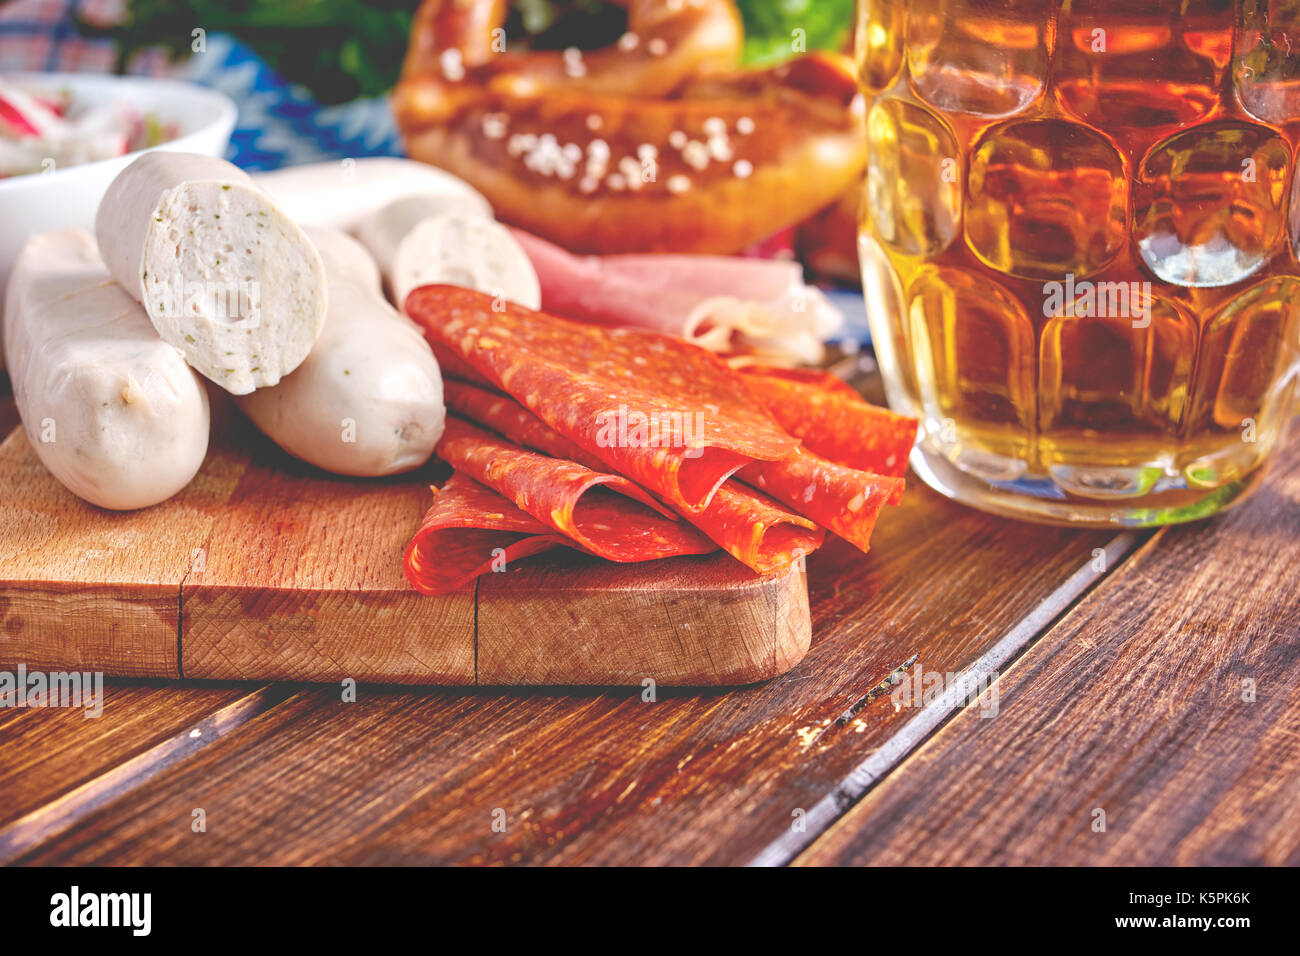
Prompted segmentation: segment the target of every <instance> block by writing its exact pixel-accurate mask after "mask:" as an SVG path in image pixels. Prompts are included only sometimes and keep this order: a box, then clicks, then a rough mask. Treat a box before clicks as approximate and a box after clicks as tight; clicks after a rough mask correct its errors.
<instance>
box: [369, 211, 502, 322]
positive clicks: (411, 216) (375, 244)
mask: <svg viewBox="0 0 1300 956" xmlns="http://www.w3.org/2000/svg"><path fill="white" fill-rule="evenodd" d="M447 212H461V213H464V214H465V215H467V216H470V217H476V218H480V219H491V218H492V207H491V206H489V205H488V204H487V200H484V199H482V198H481V197H468V196H464V195H461V194H460V193H443V194H441V195H431V194H419V195H413V196H403V197H401V198H400V199H394V200H393V201H392V202H390V203H388V204H387V205H385V206H383V207H380V208H377V209H376V210H375V211H374V212H371V213H370V214H369V215H367V216H365V217H364V218H363V219H362V220H361V221H360V222H359V223H357V227H356V230H355V234H356V237H357V238H358V239H360V240H361V244H362V245H364V246H365V247H366V248H367V249H369V250H370V254H371V255H372V256H374V258H375V262H377V263H379V270H380V271H381V272H382V273H383V274H384V281H385V282H390V283H391V280H392V275H393V263H394V262H395V260H396V259H397V250H398V249H399V248H400V247H401V244H402V240H403V239H405V238H406V237H407V236H409V235H410V234H411V230H413V229H414V228H415V227H416V226H418V225H419V224H420V223H422V222H423V221H424V220H426V219H432V218H434V217H435V216H439V215H442V214H443V213H447ZM397 301H399V302H400V300H397Z"/></svg>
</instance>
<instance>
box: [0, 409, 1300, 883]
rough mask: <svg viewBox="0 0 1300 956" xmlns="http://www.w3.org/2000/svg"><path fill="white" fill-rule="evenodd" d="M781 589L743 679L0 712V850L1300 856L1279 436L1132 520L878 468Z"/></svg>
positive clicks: (1289, 488)
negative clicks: (860, 547)
mask: <svg viewBox="0 0 1300 956" xmlns="http://www.w3.org/2000/svg"><path fill="white" fill-rule="evenodd" d="M13 420H14V419H13V415H12V407H11V406H10V407H6V408H4V409H3V413H0V425H2V426H3V427H4V431H5V432H7V431H8V428H9V426H10V425H11V424H12V423H13ZM808 579H809V588H810V596H811V602H812V608H813V626H814V631H813V645H812V649H811V651H810V652H809V654H808V656H807V658H806V659H805V660H804V661H803V662H802V663H801V664H800V665H799V666H797V667H796V668H795V669H794V670H793V671H791V672H790V673H789V674H787V675H785V676H783V677H781V678H778V679H776V680H773V681H770V682H768V683H765V684H762V685H758V686H748V687H742V688H738V689H733V690H726V691H709V692H686V691H675V690H674V691H660V692H659V694H658V695H657V699H656V700H654V701H653V702H650V701H646V700H643V698H642V695H641V693H640V692H639V689H630V690H627V689H620V690H615V691H595V690H593V691H590V692H574V691H571V690H556V691H554V692H545V691H541V692H529V693H517V692H502V691H499V690H493V689H487V688H482V689H478V690H474V691H469V692H467V691H463V690H431V691H412V690H409V689H391V688H383V687H362V688H360V689H359V693H358V699H357V700H356V701H355V702H345V701H344V700H343V699H342V698H343V693H342V690H341V688H340V687H337V686H319V685H318V686H288V685H270V686H246V685H233V684H203V683H193V682H191V683H187V684H179V685H178V684H164V683H144V682H127V681H119V682H112V683H110V684H108V685H107V687H106V699H105V702H104V713H103V716H102V717H100V718H98V719H86V718H85V717H84V716H83V713H82V711H80V710H76V709H43V710H41V709H36V710H29V709H25V710H14V709H7V710H0V794H3V796H4V799H3V800H0V861H3V862H18V863H31V864H160V863H167V864H172V863H181V864H299V863H312V864H324V863H389V864H430V863H624V864H642V863H651V864H652V863H713V864H748V863H759V864H774V865H783V864H789V863H794V864H799V865H804V864H823V863H847V864H862V863H944V864H952V863H970V864H984V863H1029V864H1099V863H1108V864H1109V863H1121V864H1128V863H1148V864H1175V863H1176V864H1203V863H1276V864H1281V863H1289V864H1293V865H1294V864H1297V863H1300V799H1298V798H1297V795H1298V794H1300V441H1297V442H1294V443H1293V444H1292V446H1291V448H1290V449H1289V450H1288V451H1287V452H1286V453H1285V454H1284V455H1283V456H1282V457H1281V459H1280V461H1279V462H1278V463H1277V466H1276V468H1275V469H1274V472H1273V474H1272V475H1271V477H1270V479H1269V481H1268V482H1267V484H1266V485H1265V486H1264V487H1263V488H1262V489H1261V490H1260V491H1259V492H1258V493H1257V494H1255V495H1254V496H1253V497H1252V498H1251V499H1249V500H1248V501H1247V502H1246V503H1244V504H1243V505H1242V506H1241V507H1239V508H1238V509H1236V510H1234V511H1231V512H1229V513H1228V514H1225V515H1222V516H1220V517H1218V518H1216V519H1214V520H1212V521H1209V522H1205V523H1202V524H1197V525H1190V526H1181V527H1172V528H1165V529H1163V530H1159V531H1155V532H1139V533H1114V532H1100V531H1072V530H1063V529H1056V528H1047V527H1038V526H1034V525H1027V524H1017V523H1014V522H1010V521H1006V520H1002V519H998V518H993V517H989V516H987V515H983V514H980V513H978V512H975V511H971V510H968V509H966V508H963V507H961V506H958V505H955V504H953V503H951V502H949V501H947V500H945V499H943V498H941V497H940V496H939V495H937V494H934V493H933V492H931V491H930V490H929V489H928V488H926V487H924V486H923V485H922V484H921V483H920V482H919V481H917V480H916V479H915V478H909V489H908V494H907V498H906V501H905V503H904V504H903V506H902V507H901V508H900V509H897V510H895V511H893V512H891V513H890V514H888V515H887V516H886V517H885V518H883V519H882V520H881V523H880V526H879V528H878V530H877V533H876V537H875V541H874V547H873V550H872V553H871V555H870V556H868V557H866V558H863V557H861V556H860V555H858V554H857V553H856V552H854V551H853V550H852V549H851V548H849V547H847V546H845V545H843V544H842V543H835V544H830V545H828V546H827V547H826V548H825V549H823V550H822V551H821V552H819V553H818V554H816V555H815V556H814V557H813V558H811V559H810V560H809V563H808ZM927 674H929V675H936V677H935V678H929V679H927V677H926V676H925V675H927ZM949 675H952V676H949ZM962 675H964V676H965V678H966V679H967V681H968V682H969V683H971V684H974V685H975V686H976V687H977V688H978V687H981V686H982V687H985V688H987V689H986V692H985V694H984V696H982V697H979V698H976V699H973V700H972V699H971V697H970V695H968V694H967V693H966V692H965V687H964V686H963V684H962ZM987 675H992V677H994V678H995V680H993V681H992V683H991V684H990V683H981V681H980V678H982V677H984V676H987ZM914 678H917V679H915V680H914ZM936 681H937V683H936ZM940 685H941V686H940ZM994 695H996V696H994ZM199 810H201V811H203V812H202V814H201V815H199V814H197V813H196V811H199ZM198 819H202V820H203V823H204V828H203V830H202V832H197V831H198V828H197V826H196V824H195V821H196V820H198Z"/></svg>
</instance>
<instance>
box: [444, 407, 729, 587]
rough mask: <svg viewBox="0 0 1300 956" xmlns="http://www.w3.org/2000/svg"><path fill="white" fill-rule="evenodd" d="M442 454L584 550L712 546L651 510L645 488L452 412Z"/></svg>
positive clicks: (633, 552) (662, 554)
mask: <svg viewBox="0 0 1300 956" xmlns="http://www.w3.org/2000/svg"><path fill="white" fill-rule="evenodd" d="M437 455H438V457H439V458H441V459H442V460H443V461H445V462H447V463H448V464H449V465H451V466H452V467H453V468H455V469H456V470H457V471H460V472H464V473H465V474H466V475H469V476H470V477H472V478H473V479H474V480H475V481H478V482H480V483H482V484H484V485H486V486H487V487H489V488H491V489H493V490H494V491H496V492H498V493H499V494H501V495H503V496H504V497H505V498H506V499H507V500H509V501H512V502H514V504H515V505H517V506H518V507H519V508H520V509H522V510H523V511H524V512H526V513H528V514H529V515H532V516H533V517H534V518H536V519H537V520H538V521H539V522H541V523H542V524H543V525H545V526H547V527H548V528H550V529H553V530H555V531H558V532H560V533H561V534H564V535H566V536H567V537H568V538H569V539H571V540H572V541H574V542H576V543H577V544H578V545H579V546H581V548H582V549H583V550H584V551H589V552H590V553H592V554H595V555H598V556H599V557H602V558H606V559H608V560H610V561H619V562H630V561H652V560H654V559H656V558H669V557H674V556H676V555H682V554H707V553H708V552H710V551H713V550H714V546H713V544H712V543H711V542H710V541H709V540H708V539H707V538H705V537H704V535H701V534H700V533H699V532H697V531H696V530H695V529H694V528H691V527H690V526H689V525H686V524H684V523H683V522H681V521H679V520H677V519H676V518H675V517H667V516H665V515H664V514H662V513H660V512H659V511H658V510H652V509H651V508H650V507H649V506H648V503H649V499H648V498H647V497H646V494H645V492H644V491H642V490H641V489H639V488H637V487H636V486H635V485H633V484H632V483H631V482H630V481H628V480H627V479H626V478H623V477H621V476H619V475H609V474H600V473H598V472H595V471H593V470H591V469H590V468H587V467H586V466H585V465H580V464H578V463H577V462H573V461H566V460H564V459H562V458H551V457H549V456H547V455H542V454H539V453H537V452H534V451H529V450H528V449H526V448H521V447H520V446H518V445H516V444H514V443H512V442H509V441H506V440H505V439H503V438H499V437H497V436H495V435H490V434H488V433H487V432H485V431H482V430H480V429H478V428H475V427H474V426H472V425H470V424H468V423H467V422H465V421H463V420H462V419H459V418H456V417H454V416H451V417H448V419H447V428H446V431H445V432H443V436H442V441H440V442H439V443H438V448H437ZM642 502H647V503H642Z"/></svg>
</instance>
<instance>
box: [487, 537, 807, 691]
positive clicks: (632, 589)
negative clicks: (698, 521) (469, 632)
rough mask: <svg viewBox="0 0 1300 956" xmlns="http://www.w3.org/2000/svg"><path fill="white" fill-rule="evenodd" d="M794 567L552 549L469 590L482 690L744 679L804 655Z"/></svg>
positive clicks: (802, 610) (801, 585)
mask: <svg viewBox="0 0 1300 956" xmlns="http://www.w3.org/2000/svg"><path fill="white" fill-rule="evenodd" d="M811 639H812V625H811V622H810V620H809V615H808V588H807V584H806V582H805V575H804V573H803V572H802V571H801V570H800V569H799V568H798V567H795V566H792V567H790V568H789V569H787V570H784V571H778V572H774V573H772V574H767V575H763V576H762V577H759V576H757V575H755V574H754V573H753V572H752V571H750V570H749V569H748V568H746V567H744V566H743V565H741V564H740V563H739V562H738V561H735V560H732V559H731V558H730V557H728V556H727V555H724V554H712V555H703V556H700V557H683V558H673V559H670V560H665V561H659V562H655V564H654V566H653V570H652V569H651V567H650V566H646V565H629V564H613V563H610V562H606V561H598V560H595V559H592V558H590V557H587V556H584V555H580V554H576V553H572V552H556V553H554V554H550V555H546V556H545V559H544V560H543V559H538V560H536V561H531V562H528V563H527V564H526V565H523V566H521V567H519V568H518V569H517V570H516V572H515V573H514V574H512V575H510V577H509V578H506V577H505V576H504V575H497V574H492V575H485V576H484V577H483V578H482V579H481V580H480V583H479V589H478V682H479V683H480V684H483V685H494V684H501V685H526V684H542V685H565V684H607V685H618V684H623V685H626V684H632V685H640V684H642V683H643V681H646V680H652V681H654V682H655V683H656V684H657V685H659V686H661V687H662V686H670V685H671V686H682V685H717V684H748V683H752V682H754V681H759V680H766V679H768V678H770V677H775V676H776V675H778V674H783V673H785V672H786V671H788V670H789V669H790V668H791V667H793V666H794V665H795V664H797V663H798V662H799V661H800V659H801V658H802V657H803V656H804V654H806V653H807V652H808V645H809V642H810V641H811Z"/></svg>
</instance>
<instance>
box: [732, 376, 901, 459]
mask: <svg viewBox="0 0 1300 956" xmlns="http://www.w3.org/2000/svg"><path fill="white" fill-rule="evenodd" d="M740 374H741V376H742V378H743V379H744V381H745V382H747V383H748V384H749V386H750V391H751V392H752V394H753V396H754V398H755V399H756V400H757V401H760V402H762V403H763V404H764V405H765V406H766V407H767V410H768V411H769V412H771V413H772V415H773V417H774V418H775V419H776V420H777V421H778V422H780V423H781V426H782V427H783V428H784V429H785V430H786V431H787V432H789V433H790V434H791V435H794V436H795V437H796V438H798V439H799V440H800V441H802V442H803V444H804V446H805V447H806V448H807V449H808V450H809V451H813V452H816V453H817V454H818V455H821V456H822V457H823V458H826V459H829V460H830V461H833V462H835V463H836V464H839V465H845V466H847V467H849V468H856V469H858V470H859V471H869V472H874V473H875V474H878V475H893V476H895V477H897V476H900V475H902V474H903V473H904V472H905V471H907V458H908V455H910V454H911V451H912V444H913V443H914V442H915V441H916V426H917V422H916V419H914V418H908V417H907V416H905V415H899V414H896V413H895V412H891V411H890V410H889V409H887V408H880V407H879V406H877V405H872V404H870V403H868V402H867V401H865V400H864V399H863V398H862V397H861V396H860V395H858V393H857V392H855V391H853V389H852V388H851V387H850V386H849V385H847V384H846V383H844V382H841V381H840V380H839V379H836V378H835V377H834V376H833V375H831V374H830V373H829V372H804V371H801V370H793V369H776V368H772V367H770V366H749V367H747V368H744V369H741V370H740Z"/></svg>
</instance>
